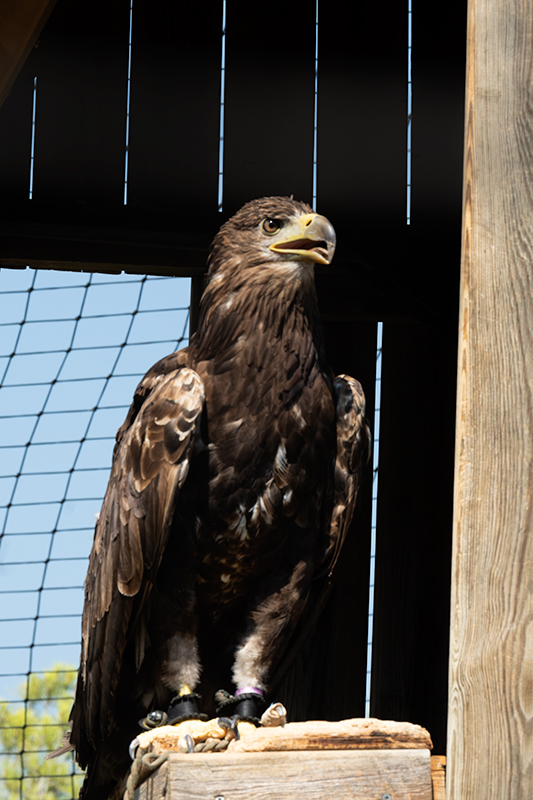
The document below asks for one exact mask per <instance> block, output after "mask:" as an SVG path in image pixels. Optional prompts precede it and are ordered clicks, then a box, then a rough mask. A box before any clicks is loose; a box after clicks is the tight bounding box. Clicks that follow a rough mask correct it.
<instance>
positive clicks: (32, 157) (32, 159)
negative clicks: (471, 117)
mask: <svg viewBox="0 0 533 800" xmlns="http://www.w3.org/2000/svg"><path fill="white" fill-rule="evenodd" d="M36 114H37V77H35V78H34V79H33V104H32V112H31V148H30V191H29V198H30V200H33V166H34V163H35V117H36Z"/></svg>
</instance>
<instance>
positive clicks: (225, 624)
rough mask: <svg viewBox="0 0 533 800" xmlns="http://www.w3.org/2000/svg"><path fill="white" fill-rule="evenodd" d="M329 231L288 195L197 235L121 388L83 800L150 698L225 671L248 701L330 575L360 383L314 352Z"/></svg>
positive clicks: (191, 690)
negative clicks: (197, 295) (199, 280)
mask: <svg viewBox="0 0 533 800" xmlns="http://www.w3.org/2000/svg"><path fill="white" fill-rule="evenodd" d="M334 250H335V231H334V229H333V227H332V226H331V224H330V223H329V221H328V220H327V219H326V218H325V217H323V216H320V215H318V214H315V213H313V212H312V210H311V208H310V207H309V206H308V205H306V204H305V203H300V202H296V201H294V200H292V199H289V198H285V197H266V198H262V199H260V200H254V201H253V202H251V203H248V204H247V205H245V206H244V207H243V208H242V209H241V210H240V211H239V212H238V213H237V214H235V216H234V217H232V218H231V219H230V220H229V221H228V222H226V223H225V224H224V225H223V226H222V228H221V229H220V231H219V233H218V234H217V235H216V237H215V240H214V242H213V244H212V247H211V252H210V256H209V262H208V265H209V273H208V282H207V287H206V289H205V291H204V294H203V297H202V300H201V304H200V317H199V325H198V330H197V332H196V333H195V334H194V336H192V337H191V340H190V344H189V346H188V347H186V348H185V349H184V350H180V351H179V352H176V353H172V354H171V355H169V356H167V357H166V358H163V359H162V360H161V361H159V362H158V363H157V364H155V366H153V367H152V368H151V369H150V370H149V372H148V373H147V374H146V376H145V377H144V378H143V380H142V381H141V382H140V384H139V386H138V387H137V390H136V392H135V397H134V400H133V403H132V405H131V408H130V410H129V412H128V415H127V417H126V420H125V422H124V424H123V425H122V427H121V428H120V430H119V431H118V434H117V442H116V445H115V451H114V456H113V466H112V469H111V477H110V479H109V485H108V487H107V492H106V495H105V499H104V503H103V506H102V510H101V513H100V515H99V518H98V522H97V525H96V531H95V537H94V544H93V548H92V552H91V556H90V563H89V570H88V573H87V579H86V584H85V606H84V611H83V623H82V628H83V642H82V654H81V664H80V672H79V678H78V684H77V689H76V698H75V701H74V706H73V709H72V714H71V725H72V731H71V735H70V745H71V747H72V748H73V749H75V750H76V757H77V760H78V762H79V764H80V765H81V766H82V767H84V768H85V767H87V777H86V780H85V784H84V788H83V790H82V796H83V797H84V798H85V799H86V800H101V799H102V798H106V797H108V796H113V794H116V793H117V792H119V791H123V780H124V775H125V773H126V772H127V770H128V768H129V766H130V763H131V762H130V760H129V755H128V744H129V742H130V741H131V740H132V739H133V738H134V737H135V736H136V735H137V733H138V732H139V727H138V720H139V718H143V717H146V715H147V714H149V712H151V711H153V710H154V709H167V708H169V714H170V716H171V718H172V717H174V719H175V718H179V717H180V716H181V717H183V716H186V715H187V713H189V714H190V713H191V712H192V713H193V714H194V713H196V711H197V710H206V711H209V712H211V713H212V712H213V706H210V703H211V702H212V700H211V698H212V696H213V692H214V691H215V690H218V689H220V688H225V689H228V688H232V690H233V698H234V699H231V698H230V703H231V702H233V710H234V711H236V712H237V713H238V714H239V713H240V714H245V715H246V714H249V713H250V711H252V712H253V710H254V709H255V708H256V706H257V703H258V702H259V700H260V699H261V698H262V696H263V694H264V693H265V691H266V690H267V687H268V685H269V676H271V675H272V671H273V669H274V668H275V667H276V666H277V665H278V663H279V661H280V659H281V658H283V655H284V652H285V651H286V650H287V648H288V647H289V645H290V642H291V637H292V636H293V634H294V631H295V628H296V625H297V623H298V621H299V619H300V618H301V615H302V611H303V610H304V609H305V607H306V602H307V600H308V597H309V593H310V587H311V585H312V582H313V579H317V576H325V577H323V578H318V580H320V579H322V580H324V581H325V582H327V576H328V575H329V574H331V570H332V569H333V567H334V565H335V562H336V560H337V557H338V554H339V550H340V548H341V546H342V543H343V540H344V537H345V534H346V530H347V528H348V526H349V524H350V520H351V517H352V514H353V509H354V504H355V498H356V494H357V489H358V485H359V480H360V473H361V464H362V461H363V454H364V452H365V450H366V447H367V428H366V424H365V419H364V395H363V392H362V389H361V386H360V384H359V383H358V382H357V381H355V380H354V379H353V378H350V377H348V376H346V375H340V376H338V377H334V375H333V374H332V372H331V370H330V368H329V366H328V363H327V361H326V356H325V352H324V343H323V336H322V331H321V327H320V322H319V315H318V308H317V300H316V294H315V285H314V275H313V268H314V265H315V264H317V263H318V264H329V263H330V261H331V259H332V256H333V252H334ZM196 692H200V693H201V695H202V696H203V698H204V701H205V702H204V705H202V704H201V703H200V704H199V705H200V708H197V702H198V695H197V694H196Z"/></svg>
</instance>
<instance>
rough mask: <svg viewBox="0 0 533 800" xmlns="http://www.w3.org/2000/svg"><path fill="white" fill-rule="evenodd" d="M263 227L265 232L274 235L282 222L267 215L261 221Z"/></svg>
mask: <svg viewBox="0 0 533 800" xmlns="http://www.w3.org/2000/svg"><path fill="white" fill-rule="evenodd" d="M261 227H262V229H263V230H264V232H265V233H268V235H269V236H272V235H273V234H274V233H277V232H278V231H279V230H280V229H281V227H282V224H281V222H280V220H279V219H270V217H266V219H264V220H263V222H262V223H261Z"/></svg>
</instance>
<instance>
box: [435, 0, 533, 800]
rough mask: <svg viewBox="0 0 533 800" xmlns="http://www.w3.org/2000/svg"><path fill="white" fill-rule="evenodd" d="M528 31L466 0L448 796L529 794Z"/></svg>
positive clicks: (529, 18)
mask: <svg viewBox="0 0 533 800" xmlns="http://www.w3.org/2000/svg"><path fill="white" fill-rule="evenodd" d="M532 37H533V2H532V0H508V2H505V3H502V2H498V1H497V0H470V2H469V9H468V65H467V97H466V142H465V145H466V149H465V177H464V211H463V214H464V218H463V257H462V278H461V313H460V335H459V386H458V406H457V443H456V489H455V515H454V516H455V521H454V528H455V530H454V537H455V538H454V563H453V578H452V620H451V648H450V696H449V732H448V773H447V787H448V788H447V791H448V798H449V800H474V798H476V800H477V798H480V797H487V798H488V797H490V798H491V800H518V798H520V799H523V800H526V798H527V800H529V799H530V798H531V797H533V516H532V513H531V512H532V510H531V503H532V497H531V495H532V490H533V41H532Z"/></svg>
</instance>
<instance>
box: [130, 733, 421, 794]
mask: <svg viewBox="0 0 533 800" xmlns="http://www.w3.org/2000/svg"><path fill="white" fill-rule="evenodd" d="M161 733H162V735H161V736H160V737H159V738H158V736H157V733H156V730H154V731H150V732H149V734H148V733H147V734H141V737H139V738H142V737H146V740H144V739H143V745H142V746H143V747H144V748H146V747H147V745H148V741H149V742H150V745H149V747H150V750H151V751H152V752H154V753H163V752H165V751H169V750H170V751H171V752H169V753H168V760H167V761H166V763H164V764H163V765H162V766H161V767H159V769H158V770H157V772H156V773H155V774H154V775H153V776H152V777H150V778H149V779H148V780H147V781H146V782H145V783H143V784H142V785H141V786H140V787H139V788H138V789H137V791H136V793H135V796H136V799H137V800H163V798H165V800H216V799H217V798H218V800H311V798H313V800H316V798H325V797H328V798H331V800H334V798H353V800H382V798H386V797H387V795H390V797H391V798H393V800H433V788H432V773H431V764H430V752H429V751H430V748H431V746H432V745H431V738H430V736H429V733H428V732H427V731H426V730H425V729H424V728H421V727H420V726H419V725H412V724H410V723H406V722H389V721H383V720H376V719H349V720H343V721H341V722H322V721H316V722H294V723H289V724H288V725H285V726H284V727H282V728H281V727H278V728H258V729H257V730H255V731H252V732H251V733H249V734H248V735H246V736H243V737H242V738H241V739H240V740H239V741H234V742H232V743H231V744H230V746H229V747H228V749H227V750H226V752H224V753H193V754H185V753H177V752H175V749H176V743H177V731H176V737H174V739H173V736H172V735H171V734H172V732H170V733H169V728H168V727H166V728H165V729H161Z"/></svg>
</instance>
